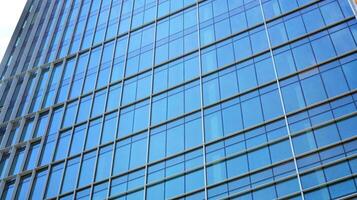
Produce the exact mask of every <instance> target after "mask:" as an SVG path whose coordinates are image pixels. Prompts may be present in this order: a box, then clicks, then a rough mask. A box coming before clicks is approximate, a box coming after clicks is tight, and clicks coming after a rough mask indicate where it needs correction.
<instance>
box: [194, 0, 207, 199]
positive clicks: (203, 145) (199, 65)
mask: <svg viewBox="0 0 357 200" xmlns="http://www.w3.org/2000/svg"><path fill="white" fill-rule="evenodd" d="M199 8H200V4H199V2H196V20H197V26H196V27H197V37H198V39H197V43H198V67H199V80H200V105H201V108H200V114H201V129H202V131H201V133H202V154H203V155H202V158H203V176H204V193H205V199H208V190H207V183H208V182H207V167H206V143H205V142H206V136H205V132H206V131H205V126H204V125H205V122H204V109H203V107H204V104H203V78H202V66H201V65H202V61H201V40H200V17H199V14H200V12H199Z"/></svg>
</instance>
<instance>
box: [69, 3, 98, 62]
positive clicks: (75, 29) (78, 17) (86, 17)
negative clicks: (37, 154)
mask: <svg viewBox="0 0 357 200" xmlns="http://www.w3.org/2000/svg"><path fill="white" fill-rule="evenodd" d="M85 1H86V0H82V3H81V7H80V10H79V11H78V15H77V18H76V24H75V27H74V29H73V33H72V37H71V42H70V44H69V48H68V52H67V55H69V54H68V53H71V48H72V44H73V43H72V42H73V39H74V37H75V35H76V31H77V28H78V27H77V25H78V22H79V20H80V16H81V14H82V9H83V5H84V4H85ZM88 4H89V8H88V12H87V13H86V14H85V16H84V17H85V19H84V20H83V23H84V25H83V27H84V31H85V28H86V25H87V20H88V15H89V13H90V9H91V5H92V0H88ZM83 34H84V33H82V34H79V35H81V36H80V37H79V47H80V46H81V41H82V36H83ZM78 52H79V49H78V50H77V51H74V53H75V54H77V53H78ZM78 54H79V53H78Z"/></svg>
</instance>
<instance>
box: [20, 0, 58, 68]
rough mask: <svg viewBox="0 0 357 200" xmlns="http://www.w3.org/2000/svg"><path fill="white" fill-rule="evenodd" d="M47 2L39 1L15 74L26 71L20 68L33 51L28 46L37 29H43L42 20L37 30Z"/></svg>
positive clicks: (45, 11)
mask: <svg viewBox="0 0 357 200" xmlns="http://www.w3.org/2000/svg"><path fill="white" fill-rule="evenodd" d="M47 2H48V1H41V8H40V10H39V12H38V14H37V16H36V20H35V24H34V26H33V28H32V30H33V31H32V32H31V35H30V36H29V39H28V41H26V46H25V47H24V48H25V49H24V51H23V55H21V59H20V61H19V64H18V66H19V67H17V69H16V72H15V74H19V73H21V72H22V71H27V69H22V67H24V63H25V61H26V59H27V56H29V54H31V53H33V49H30V48H31V47H32V42H33V41H34V39H35V36H36V34H37V31H40V32H41V30H42V29H43V25H45V23H44V22H43V23H42V27H41V30H38V29H39V26H40V22H41V19H42V17H43V15H46V14H47V12H48V10H47V7H46V6H47ZM53 2H55V1H53V0H52V4H53ZM31 57H33V55H31ZM28 67H31V66H28Z"/></svg>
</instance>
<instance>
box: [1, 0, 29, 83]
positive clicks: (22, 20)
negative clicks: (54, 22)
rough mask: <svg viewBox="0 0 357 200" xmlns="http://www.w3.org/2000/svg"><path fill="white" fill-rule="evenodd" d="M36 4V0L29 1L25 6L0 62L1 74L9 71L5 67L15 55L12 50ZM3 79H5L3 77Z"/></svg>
mask: <svg viewBox="0 0 357 200" xmlns="http://www.w3.org/2000/svg"><path fill="white" fill-rule="evenodd" d="M34 2H35V0H29V1H27V2H26V4H25V7H24V9H23V11H22V13H21V16H20V19H19V23H18V24H17V25H16V27H15V30H14V34H13V35H12V37H11V40H10V42H9V45H8V47H7V48H6V52H5V54H4V57H3V58H2V60H1V62H0V74H2V73H3V72H4V71H6V70H7V68H5V66H6V65H7V62H8V60H9V58H10V56H11V55H13V54H12V53H13V52H12V50H13V49H14V48H15V46H14V45H15V44H16V41H17V40H18V38H19V37H20V36H21V34H22V31H21V30H22V27H23V26H24V23H25V22H26V19H28V18H27V17H28V13H29V10H30V8H31V6H32V5H33V3H34ZM4 75H5V74H4ZM4 77H5V76H4ZM1 78H3V77H1ZM1 78H0V79H1Z"/></svg>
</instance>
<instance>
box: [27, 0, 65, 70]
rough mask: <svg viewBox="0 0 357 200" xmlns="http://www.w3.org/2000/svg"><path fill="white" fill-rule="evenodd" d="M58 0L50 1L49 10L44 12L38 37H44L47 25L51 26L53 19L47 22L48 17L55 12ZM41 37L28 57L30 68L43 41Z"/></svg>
mask: <svg viewBox="0 0 357 200" xmlns="http://www.w3.org/2000/svg"><path fill="white" fill-rule="evenodd" d="M59 2H60V0H58V1H52V2H51V4H50V7H49V12H48V13H47V14H46V19H45V20H44V22H43V24H44V26H43V27H42V29H41V32H40V34H39V38H42V39H43V38H44V34H45V33H46V30H47V27H49V26H51V24H52V23H53V21H51V23H49V21H50V17H51V15H52V13H53V12H56V9H57V6H59V5H60V3H59ZM55 14H56V13H55ZM54 17H55V15H54ZM48 36H49V35H48ZM42 39H41V41H40V42H38V43H36V45H35V48H34V49H33V50H34V52H35V53H34V54H33V55H32V57H31V59H30V62H29V67H31V68H33V67H34V66H33V65H34V62H35V60H36V58H37V56H39V55H37V54H38V53H39V48H40V47H41V44H42V42H43V41H42Z"/></svg>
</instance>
